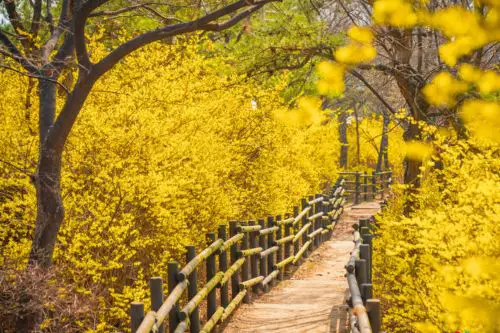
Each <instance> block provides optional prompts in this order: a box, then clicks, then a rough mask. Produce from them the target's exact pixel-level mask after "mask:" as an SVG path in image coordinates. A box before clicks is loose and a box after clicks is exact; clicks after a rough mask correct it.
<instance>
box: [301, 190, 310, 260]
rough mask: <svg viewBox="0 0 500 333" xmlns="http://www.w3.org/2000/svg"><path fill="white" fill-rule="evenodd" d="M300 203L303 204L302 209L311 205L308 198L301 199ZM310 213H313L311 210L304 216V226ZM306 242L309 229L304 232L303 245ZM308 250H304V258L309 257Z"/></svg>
mask: <svg viewBox="0 0 500 333" xmlns="http://www.w3.org/2000/svg"><path fill="white" fill-rule="evenodd" d="M300 204H301V208H302V210H304V209H306V208H307V207H308V206H309V204H308V203H307V199H306V198H302V199H301V201H300ZM309 215H311V210H309V211H308V212H307V213H306V214H304V216H302V224H301V225H302V227H304V226H305V225H306V224H307V222H308V221H307V218H308V217H309ZM306 242H307V231H306V232H304V234H303V235H302V244H301V245H304V244H305V243H306ZM307 252H308V250H305V251H304V254H303V255H302V258H307V255H308V254H307Z"/></svg>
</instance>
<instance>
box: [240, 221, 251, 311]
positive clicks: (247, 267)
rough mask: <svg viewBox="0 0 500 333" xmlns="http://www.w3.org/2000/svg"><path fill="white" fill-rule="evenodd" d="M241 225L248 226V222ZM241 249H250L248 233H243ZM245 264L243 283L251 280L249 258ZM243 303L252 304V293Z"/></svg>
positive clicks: (242, 270) (242, 273)
mask: <svg viewBox="0 0 500 333" xmlns="http://www.w3.org/2000/svg"><path fill="white" fill-rule="evenodd" d="M240 225H242V226H246V225H247V223H246V222H240ZM241 249H242V250H247V249H249V246H248V232H243V239H242V240H241ZM244 259H245V262H244V263H243V266H241V282H245V281H247V280H249V279H250V260H248V259H249V258H248V257H244ZM243 303H246V304H248V303H250V293H248V292H247V293H246V295H245V297H244V298H243Z"/></svg>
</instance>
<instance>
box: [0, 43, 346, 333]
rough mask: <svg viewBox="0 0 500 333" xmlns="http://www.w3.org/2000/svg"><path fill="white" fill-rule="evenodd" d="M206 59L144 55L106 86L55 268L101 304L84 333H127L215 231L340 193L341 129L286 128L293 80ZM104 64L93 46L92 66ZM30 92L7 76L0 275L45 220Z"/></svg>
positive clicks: (67, 167) (324, 122)
mask: <svg viewBox="0 0 500 333" xmlns="http://www.w3.org/2000/svg"><path fill="white" fill-rule="evenodd" d="M206 43H209V42H206ZM197 45H199V43H191V42H185V43H183V42H179V45H177V46H168V45H163V44H155V45H152V46H150V47H148V48H146V49H144V50H142V51H139V52H136V53H134V54H133V55H132V56H131V57H129V58H127V60H126V61H124V62H122V63H120V64H119V65H118V66H117V67H116V68H115V69H114V70H113V71H112V72H111V73H109V74H108V75H106V77H104V78H103V79H102V80H100V81H99V82H98V83H97V84H96V86H95V88H94V90H93V93H92V95H91V96H90V97H89V99H88V101H87V103H86V104H85V106H84V110H83V111H82V113H81V115H80V117H79V119H78V121H77V124H76V126H75V128H74V130H73V132H72V134H71V137H70V139H69V142H68V144H67V147H66V151H65V154H64V163H63V168H64V169H63V180H62V189H63V196H64V203H65V208H66V218H65V222H64V224H63V226H62V230H61V231H60V234H59V238H58V242H57V246H56V252H55V258H54V265H55V266H56V267H57V268H58V272H60V274H59V275H60V276H58V280H59V281H58V283H60V284H64V285H66V284H71V285H72V286H73V287H74V289H75V290H76V291H77V292H78V293H79V294H81V295H89V296H91V297H92V298H93V299H96V300H98V303H99V307H98V308H97V307H96V308H94V309H93V311H94V312H93V313H92V314H91V313H90V312H91V311H89V315H88V318H86V320H82V321H81V322H80V324H81V326H82V331H84V330H91V331H110V330H112V329H113V328H119V329H122V330H123V329H125V328H126V327H127V326H128V313H127V311H128V308H129V304H130V302H131V301H132V300H146V296H147V290H148V286H147V279H148V278H149V277H151V276H165V272H166V265H167V262H168V261H169V260H172V259H173V258H175V259H179V260H181V259H182V258H183V254H184V246H186V245H188V244H194V245H196V246H198V247H200V248H201V247H203V246H204V245H205V233H207V232H211V231H215V230H216V228H217V225H218V224H221V223H226V222H227V221H228V220H229V219H250V218H258V217H263V216H266V215H267V214H280V213H284V212H286V211H291V208H292V206H293V205H294V204H297V203H298V202H299V199H300V197H302V196H304V195H307V194H313V193H317V192H319V191H321V189H322V188H323V186H324V185H325V184H328V183H331V182H333V181H335V178H336V168H335V166H336V165H337V158H338V149H339V144H338V142H337V131H336V128H337V125H336V123H335V122H334V121H331V120H329V119H325V118H324V116H323V115H321V114H319V115H317V114H315V115H317V117H316V116H315V117H309V118H306V119H300V121H299V122H295V124H294V125H293V126H290V125H289V124H288V123H286V122H285V121H283V118H286V117H288V115H289V114H293V112H296V111H290V110H288V107H287V106H285V105H284V104H283V103H282V98H281V97H280V91H281V90H282V88H283V85H284V82H285V80H282V81H280V80H277V82H276V83H275V85H274V86H273V87H271V88H269V87H266V88H265V89H263V88H261V87H259V86H257V85H256V84H254V83H253V82H252V81H248V80H246V81H245V79H244V78H243V77H239V76H237V75H235V74H234V73H233V72H232V69H231V66H230V59H220V58H216V59H209V58H207V57H204V56H202V55H200V52H198V50H197ZM100 52H104V46H102V45H99V44H98V43H97V42H96V45H95V46H94V48H93V50H92V56H93V57H99V56H100ZM26 80H27V79H26V78H23V77H20V76H18V75H16V74H13V73H9V72H2V74H1V76H0V87H2V91H3V93H2V95H1V96H0V108H1V109H2V117H0V129H1V132H2V133H8V135H2V136H1V138H0V156H2V160H1V163H0V214H1V215H0V243H1V244H2V246H1V247H0V265H4V264H5V263H6V262H7V261H9V262H11V261H14V262H17V263H18V265H19V266H18V267H19V268H24V265H25V260H26V259H27V257H28V252H29V249H30V237H31V235H32V232H33V226H34V220H35V209H36V202H35V189H34V187H33V186H32V184H31V183H30V178H29V175H30V174H32V173H33V172H34V170H35V168H36V156H37V149H38V148H37V147H38V137H37V130H36V129H37V122H38V119H37V117H36V116H35V115H36V114H37V107H38V106H37V105H35V104H33V105H31V106H30V107H29V108H28V109H26V107H25V99H26V98H27V94H29V92H28V91H27V90H26V88H25V87H26ZM34 90H36V89H34ZM32 93H33V94H34V93H36V91H33V92H32ZM317 120H320V121H317ZM91 316H93V317H94V318H91ZM49 319H50V318H49ZM49 319H48V320H49ZM0 325H1V324H0Z"/></svg>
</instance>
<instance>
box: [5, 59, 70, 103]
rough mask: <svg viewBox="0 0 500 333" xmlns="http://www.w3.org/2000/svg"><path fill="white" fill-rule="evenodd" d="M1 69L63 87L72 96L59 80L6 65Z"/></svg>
mask: <svg viewBox="0 0 500 333" xmlns="http://www.w3.org/2000/svg"><path fill="white" fill-rule="evenodd" d="M0 68H4V69H7V70H9V71H12V72H15V73H17V74H20V75H23V76H27V77H32V78H34V79H39V80H44V81H49V82H53V83H55V84H57V85H58V86H59V87H61V88H62V89H63V90H64V91H65V92H66V95H69V94H70V91H69V89H68V88H67V87H66V86H65V85H64V84H62V83H60V82H57V80H54V79H50V78H47V77H45V76H40V75H36V74H31V73H26V72H22V71H20V70H18V69H15V68H12V67H9V66H5V65H2V64H0Z"/></svg>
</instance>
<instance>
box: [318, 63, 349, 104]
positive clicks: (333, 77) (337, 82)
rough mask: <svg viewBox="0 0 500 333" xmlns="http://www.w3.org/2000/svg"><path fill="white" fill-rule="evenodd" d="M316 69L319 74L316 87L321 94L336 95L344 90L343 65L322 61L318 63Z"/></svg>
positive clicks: (344, 67) (344, 69)
mask: <svg viewBox="0 0 500 333" xmlns="http://www.w3.org/2000/svg"><path fill="white" fill-rule="evenodd" d="M317 71H318V73H319V75H320V80H318V83H317V87H318V92H319V93H320V94H321V95H325V96H338V95H341V94H342V93H343V92H344V89H345V85H344V74H345V71H346V66H345V65H342V64H339V63H332V62H329V61H323V62H321V63H320V64H319V65H318V68H317Z"/></svg>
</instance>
